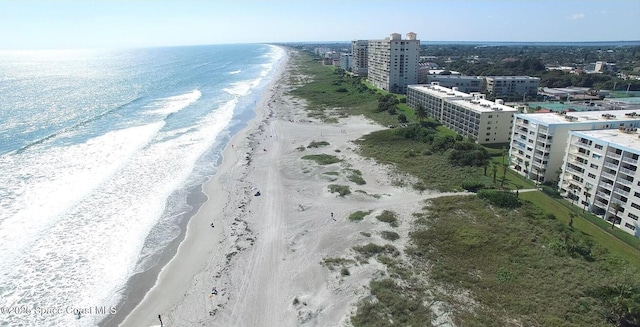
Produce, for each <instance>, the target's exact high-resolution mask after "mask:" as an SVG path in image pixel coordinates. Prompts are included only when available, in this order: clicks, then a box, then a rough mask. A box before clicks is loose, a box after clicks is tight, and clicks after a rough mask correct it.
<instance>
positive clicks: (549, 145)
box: [509, 110, 640, 183]
mask: <svg viewBox="0 0 640 327" xmlns="http://www.w3.org/2000/svg"><path fill="white" fill-rule="evenodd" d="M635 112H636V111H634V110H611V111H578V112H570V113H567V114H560V113H534V114H515V115H514V122H513V130H512V134H511V144H510V147H509V162H510V166H511V168H512V169H513V170H514V171H516V172H518V173H520V174H521V175H523V176H525V177H527V178H530V179H532V180H534V181H537V182H540V183H543V182H547V181H552V180H558V178H559V177H558V172H559V171H560V168H561V167H562V163H563V158H564V155H565V150H566V147H567V142H568V139H569V132H570V131H587V130H601V129H612V128H616V129H617V128H637V127H638V126H639V125H640V116H636V115H635Z"/></svg>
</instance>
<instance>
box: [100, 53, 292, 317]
mask: <svg viewBox="0 0 640 327" xmlns="http://www.w3.org/2000/svg"><path fill="white" fill-rule="evenodd" d="M288 61H289V58H288V54H286V55H285V57H283V58H282V59H281V60H280V62H278V63H276V65H275V66H274V69H275V70H276V72H275V73H274V76H273V79H272V81H270V82H269V83H268V84H267V85H266V86H265V88H264V90H263V92H262V95H261V96H260V101H259V102H258V104H257V105H256V107H255V108H254V114H255V116H254V117H253V118H251V119H250V120H249V121H248V122H247V123H246V126H244V127H243V128H242V129H240V130H239V131H237V133H236V134H235V135H233V136H232V137H231V139H230V141H229V143H228V144H227V146H226V147H225V148H224V149H223V151H222V154H221V163H220V164H219V165H218V166H217V172H216V174H215V175H213V176H212V177H211V178H210V179H209V180H207V181H206V182H204V183H203V184H202V185H200V190H199V191H198V192H201V195H202V196H204V197H205V201H204V202H203V203H201V204H200V206H199V207H198V208H194V210H192V211H191V212H190V213H188V214H185V216H186V217H185V219H184V220H185V221H186V223H185V224H186V227H185V228H181V233H180V235H179V236H178V237H177V238H176V239H175V240H174V241H172V242H171V243H170V244H171V245H169V246H168V247H167V248H166V249H165V250H164V251H163V252H162V254H161V258H160V261H159V262H158V264H156V265H154V266H153V267H152V268H151V269H149V270H147V271H145V272H142V273H138V274H136V275H134V276H132V277H131V278H130V280H129V282H136V281H138V282H140V281H142V282H143V283H144V284H145V287H141V286H133V285H128V287H131V292H130V293H129V296H128V297H127V298H125V299H122V300H121V301H120V302H119V303H118V312H117V313H116V314H115V315H114V316H112V317H106V318H105V319H103V320H102V321H101V322H100V323H99V325H100V326H102V327H111V326H153V325H157V324H159V320H158V314H162V312H164V311H166V310H167V309H168V308H169V307H170V306H171V305H173V304H174V303H175V302H177V300H179V298H178V297H177V296H176V294H172V295H170V294H169V293H171V291H170V290H171V289H186V288H187V287H186V286H187V284H189V283H191V281H192V279H190V278H184V274H183V273H184V268H183V267H185V266H191V267H199V266H200V265H201V264H204V263H206V262H207V261H211V259H222V258H224V254H225V253H226V252H227V251H226V250H224V248H225V245H228V244H227V243H228V238H229V237H231V235H229V233H223V230H226V229H228V228H229V227H230V226H226V225H227V224H226V221H225V220H226V219H224V218H223V217H222V216H223V210H224V205H223V204H222V202H219V201H215V199H219V198H228V197H229V193H228V191H226V190H223V189H222V188H221V187H220V186H221V184H222V182H221V179H224V178H226V177H227V176H226V175H227V173H228V172H229V171H231V170H233V169H234V168H236V166H238V165H242V163H241V160H242V158H241V156H242V153H239V152H241V151H242V150H243V149H244V148H245V147H246V146H242V147H240V146H238V147H237V148H236V147H235V145H236V144H238V145H240V144H242V143H244V142H246V141H244V139H245V138H246V136H247V134H249V133H251V132H253V131H254V130H255V129H256V126H257V125H258V124H259V123H260V122H262V121H264V120H265V119H266V117H267V113H266V112H265V111H266V110H264V109H266V108H267V105H266V104H267V102H268V101H269V100H271V99H272V98H273V88H274V85H275V84H276V83H277V82H278V81H279V80H280V79H281V78H282V77H283V75H284V70H286V64H287V62H288ZM229 145H231V146H229ZM210 213H215V215H213V217H207V216H210ZM211 223H213V224H214V226H216V227H215V228H211V227H210V224H211ZM203 226H205V227H206V228H202V227H203ZM203 239H208V241H207V242H203V241H202V240H203ZM174 243H175V244H174ZM212 244H216V245H217V247H216V246H214V247H215V248H212V246H211V245H212ZM194 250H195V251H194ZM187 252H188V253H187ZM195 254H199V255H206V256H208V257H209V260H203V259H196V258H194V256H195ZM163 259H164V260H163ZM198 261H201V262H200V265H199V264H197V263H198ZM194 263H196V264H194ZM190 270H191V274H192V275H195V274H196V273H197V271H198V270H197V269H190ZM173 271H176V272H181V273H180V274H179V275H180V278H177V277H176V276H171V275H172V274H173ZM174 275H175V274H174ZM145 277H151V278H153V279H152V280H147V281H144V278H145ZM129 282H128V284H129ZM136 293H137V294H136ZM140 293H142V294H140ZM167 297H172V298H173V299H174V301H171V300H169V299H167ZM130 298H134V299H138V301H136V302H137V304H127V300H128V299H130ZM159 298H162V299H159ZM140 300H141V301H140ZM120 305H125V306H127V307H125V308H122V309H123V311H120V309H121V307H120ZM155 312H157V313H155Z"/></svg>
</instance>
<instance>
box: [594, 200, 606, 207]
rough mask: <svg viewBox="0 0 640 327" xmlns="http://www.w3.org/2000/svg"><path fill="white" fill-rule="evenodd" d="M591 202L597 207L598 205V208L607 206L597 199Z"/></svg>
mask: <svg viewBox="0 0 640 327" xmlns="http://www.w3.org/2000/svg"><path fill="white" fill-rule="evenodd" d="M593 204H595V205H597V206H598V207H600V208H602V209H604V208H606V207H607V204H606V203H604V202H602V201H598V200H594V201H593Z"/></svg>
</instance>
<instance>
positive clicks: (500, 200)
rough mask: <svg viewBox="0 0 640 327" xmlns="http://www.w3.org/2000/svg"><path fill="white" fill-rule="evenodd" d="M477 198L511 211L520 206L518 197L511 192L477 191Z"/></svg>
mask: <svg viewBox="0 0 640 327" xmlns="http://www.w3.org/2000/svg"><path fill="white" fill-rule="evenodd" d="M478 197H480V198H481V199H484V200H487V201H489V202H490V203H491V204H494V205H497V206H499V207H502V208H509V209H513V208H517V207H519V206H520V204H521V203H520V200H518V197H517V196H516V195H515V194H514V193H513V192H508V191H496V190H480V191H478Z"/></svg>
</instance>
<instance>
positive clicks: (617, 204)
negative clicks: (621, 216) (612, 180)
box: [611, 202, 622, 229]
mask: <svg viewBox="0 0 640 327" xmlns="http://www.w3.org/2000/svg"><path fill="white" fill-rule="evenodd" d="M611 207H612V208H613V210H614V213H613V219H612V220H611V229H613V227H615V223H616V220H617V219H618V212H619V211H620V209H622V204H620V202H614V203H613V204H612V205H611Z"/></svg>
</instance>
